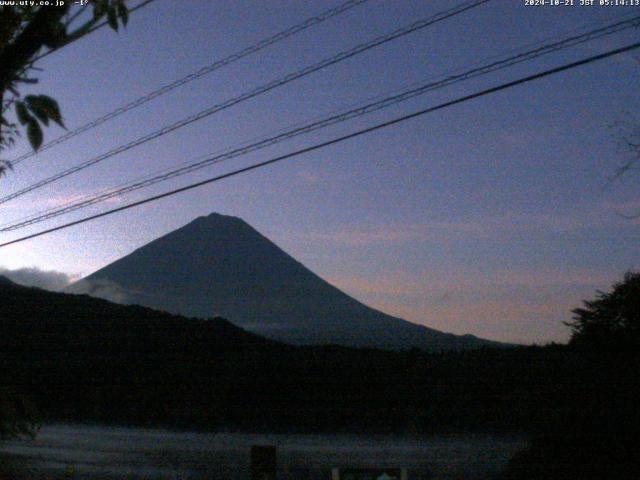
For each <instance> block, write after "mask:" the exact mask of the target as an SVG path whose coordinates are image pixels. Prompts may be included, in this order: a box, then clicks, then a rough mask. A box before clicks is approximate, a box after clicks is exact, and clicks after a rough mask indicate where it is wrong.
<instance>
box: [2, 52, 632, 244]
mask: <svg viewBox="0 0 640 480" xmlns="http://www.w3.org/2000/svg"><path fill="white" fill-rule="evenodd" d="M637 48H640V42H637V43H633V44H631V45H627V46H625V47H621V48H617V49H614V50H609V51H608V52H605V53H601V54H599V55H593V56H591V57H587V58H585V59H582V60H579V61H577V62H572V63H568V64H565V65H562V66H560V67H556V68H552V69H549V70H545V71H543V72H539V73H536V74H533V75H529V76H527V77H523V78H519V79H517V80H513V81H511V82H507V83H503V84H501V85H498V86H496V87H491V88H487V89H485V90H481V91H479V92H476V93H472V94H470V95H466V96H464V97H459V98H457V99H455V100H450V101H448V102H445V103H441V104H439V105H436V106H434V107H429V108H425V109H423V110H419V111H417V112H414V113H411V114H408V115H403V116H401V117H398V118H395V119H393V120H388V121H386V122H383V123H378V124H376V125H374V126H372V127H368V128H364V129H362V130H358V131H356V132H353V133H350V134H347V135H343V136H341V137H337V138H334V139H332V140H328V141H326V142H322V143H318V144H315V145H312V146H310V147H306V148H303V149H300V150H296V151H294V152H291V153H288V154H285V155H281V156H278V157H275V158H272V159H270V160H265V161H264V162H259V163H256V164H253V165H250V166H248V167H244V168H240V169H237V170H234V171H232V172H229V173H225V174H222V175H217V176H215V177H212V178H209V179H206V180H202V181H200V182H196V183H192V184H190V185H187V186H184V187H180V188H177V189H175V190H171V191H168V192H165V193H161V194H159V195H154V196H152V197H148V198H145V199H143V200H139V201H137V202H133V203H129V204H127V205H123V206H122V207H117V208H114V209H111V210H107V211H105V212H101V213H98V214H96V215H91V216H89V217H85V218H82V219H80V220H75V221H73V222H69V223H66V224H63V225H59V226H57V227H53V228H49V229H47V230H42V231H40V232H36V233H33V234H31V235H27V236H24V237H21V238H17V239H15V240H11V241H8V242H5V243H2V244H0V248H2V247H6V246H9V245H13V244H16V243H20V242H24V241H26V240H30V239H32V238H36V237H40V236H43V235H47V234H49V233H53V232H56V231H58V230H63V229H66V228H69V227H72V226H75V225H79V224H81V223H86V222H89V221H91V220H95V219H97V218H101V217H105V216H107V215H111V214H113V213H117V212H121V211H124V210H128V209H130V208H133V207H137V206H139V205H143V204H145V203H150V202H154V201H156V200H160V199H162V198H165V197H170V196H173V195H176V194H178V193H182V192H185V191H188V190H192V189H194V188H198V187H201V186H203V185H208V184H210V183H214V182H217V181H220V180H224V179H226V178H229V177H233V176H236V175H240V174H242V173H246V172H249V171H251V170H256V169H258V168H262V167H266V166H268V165H272V164H274V163H277V162H281V161H283V160H287V159H289V158H293V157H297V156H299V155H303V154H305V153H309V152H313V151H315V150H320V149H322V148H326V147H328V146H330V145H335V144H337V143H341V142H344V141H346V140H349V139H352V138H356V137H359V136H361V135H365V134H367V133H371V132H374V131H377V130H381V129H383V128H387V127H390V126H392V125H396V124H399V123H402V122H406V121H407V120H410V119H413V118H417V117H420V116H422V115H426V114H428V113H432V112H435V111H437V110H442V109H444V108H447V107H451V106H453V105H458V104H461V103H464V102H467V101H469V100H473V99H475V98H479V97H483V96H486V95H490V94H492V93H495V92H499V91H501V90H506V89H508V88H512V87H515V86H517V85H521V84H523V83H528V82H531V81H533V80H538V79H540V78H543V77H548V76H550V75H554V74H556V73H560V72H563V71H566V70H571V69H573V68H576V67H580V66H582V65H587V64H589V63H593V62H596V61H598V60H602V59H605V58H608V57H611V56H613V55H618V54H620V53H624V52H628V51H631V50H635V49H637Z"/></svg>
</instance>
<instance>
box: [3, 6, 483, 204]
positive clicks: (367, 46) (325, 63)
mask: <svg viewBox="0 0 640 480" xmlns="http://www.w3.org/2000/svg"><path fill="white" fill-rule="evenodd" d="M489 1H491V0H472V1H468V2H465V3H462V4H460V5H458V6H456V7H454V8H451V9H449V10H445V11H443V12H440V13H437V14H435V15H433V16H431V17H429V18H426V19H422V20H419V21H417V22H414V23H412V24H410V25H408V26H405V27H402V28H399V29H397V30H395V31H393V32H391V33H389V34H387V35H382V36H379V37H376V38H374V39H373V40H370V41H369V42H366V43H362V44H360V45H357V46H355V47H353V48H351V49H349V50H346V51H344V52H341V53H339V54H337V55H334V56H332V57H329V58H327V59H325V60H322V61H320V62H319V63H316V64H313V65H311V66H308V67H305V68H303V69H301V70H297V71H295V72H293V73H290V74H288V75H286V76H284V77H282V78H280V79H277V80H274V81H272V82H269V83H267V84H264V85H261V86H260V87H257V88H255V89H253V90H250V91H248V92H245V93H243V94H242V95H240V96H238V97H234V98H231V99H229V100H227V101H225V102H223V103H220V104H217V105H214V106H212V107H210V108H207V109H205V110H202V111H200V112H198V113H196V114H193V115H191V116H189V117H187V118H184V119H182V120H179V121H178V122H175V123H172V124H171V125H168V126H165V127H163V128H161V129H159V130H156V131H155V132H152V133H149V134H147V135H144V136H142V137H140V138H138V139H136V140H133V141H131V142H129V143H127V144H124V145H120V146H119V147H116V148H114V149H112V150H109V151H108V152H106V153H103V154H102V155H99V156H97V157H94V158H92V159H90V160H87V161H85V162H83V163H81V164H79V165H76V166H75V167H71V168H69V169H67V170H63V171H62V172H59V173H57V174H55V175H52V176H50V177H48V178H45V179H43V180H40V181H39V182H36V183H34V184H32V185H29V186H27V187H25V188H23V189H21V190H18V191H16V192H14V193H11V194H9V195H6V196H4V197H2V198H0V204H3V203H6V202H8V201H10V200H12V199H14V198H17V197H20V196H22V195H24V194H25V193H28V192H31V191H33V190H36V189H38V188H40V187H43V186H45V185H48V184H50V183H53V182H55V181H57V180H60V179H61V178H64V177H67V176H69V175H72V174H74V173H77V172H79V171H81V170H84V169H86V168H88V167H90V166H92V165H95V164H97V163H99V162H102V161H103V160H106V159H108V158H111V157H113V156H115V155H118V154H120V153H123V152H126V151H127V150H131V149H132V148H135V147H137V146H139V145H142V144H144V143H146V142H149V141H151V140H154V139H156V138H159V137H162V136H164V135H166V134H168V133H170V132H173V131H174V130H177V129H179V128H182V127H185V126H187V125H190V124H191V123H194V122H197V121H199V120H202V119H203V118H206V117H208V116H210V115H213V114H214V113H217V112H220V111H222V110H225V109H227V108H230V107H232V106H234V105H236V104H238V103H241V102H243V101H245V100H249V99H251V98H253V97H256V96H258V95H261V94H263V93H266V92H268V91H270V90H273V89H275V88H278V87H280V86H283V85H286V84H288V83H290V82H292V81H294V80H298V79H300V78H303V77H306V76H307V75H310V74H312V73H314V72H317V71H319V70H322V69H323V68H326V67H329V66H331V65H334V64H336V63H339V62H342V61H344V60H346V59H348V58H351V57H354V56H356V55H359V54H361V53H364V52H366V51H368V50H371V49H372V48H375V47H378V46H380V45H383V44H386V43H388V42H391V41H393V40H396V39H397V38H400V37H402V36H405V35H408V34H410V33H413V32H415V31H418V30H421V29H423V28H426V27H428V26H430V25H433V24H435V23H437V22H440V21H443V20H445V19H448V18H450V17H453V16H455V15H459V14H461V13H463V12H465V11H467V10H470V9H472V8H475V7H479V6H480V5H482V4H484V3H487V2H489Z"/></svg>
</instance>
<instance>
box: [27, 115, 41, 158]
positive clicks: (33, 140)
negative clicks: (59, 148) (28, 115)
mask: <svg viewBox="0 0 640 480" xmlns="http://www.w3.org/2000/svg"><path fill="white" fill-rule="evenodd" d="M27 138H28V139H29V143H30V144H31V147H32V148H33V149H34V150H38V149H39V148H40V147H41V146H42V140H43V135H42V128H40V124H39V123H38V121H37V120H36V119H35V118H32V119H31V121H30V122H29V123H28V124H27Z"/></svg>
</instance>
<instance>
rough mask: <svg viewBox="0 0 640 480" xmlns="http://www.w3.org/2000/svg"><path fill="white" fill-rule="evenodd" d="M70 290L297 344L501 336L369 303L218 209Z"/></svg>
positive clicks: (477, 343)
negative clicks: (464, 331) (413, 318)
mask: <svg viewBox="0 0 640 480" xmlns="http://www.w3.org/2000/svg"><path fill="white" fill-rule="evenodd" d="M68 291H69V292H75V293H88V294H90V295H94V296H98V297H103V298H108V299H111V300H113V301H117V302H120V303H125V304H137V305H145V306H148V307H152V308H156V309H160V310H164V311H167V312H171V313H174V314H181V315H186V316H190V317H199V318H207V317H211V316H214V315H219V316H222V317H224V318H228V319H230V320H231V321H232V322H233V323H234V324H236V325H238V326H240V327H242V328H244V329H246V330H249V331H252V332H255V333H258V334H260V335H264V336H266V337H269V338H272V339H277V340H281V341H284V342H288V343H293V344H337V345H344V346H353V347H376V348H387V349H396V350H398V349H407V348H412V347H418V348H422V349H425V350H428V351H442V350H462V349H469V348H478V347H481V346H489V345H499V344H498V343H497V342H491V341H488V340H483V339H479V338H477V337H474V336H472V335H462V336H457V335H453V334H448V333H443V332H440V331H437V330H434V329H431V328H427V327H424V326H421V325H417V324H414V323H410V322H407V321H405V320H402V319H399V318H396V317H392V316H390V315H387V314H384V313H382V312H380V311H377V310H374V309H373V308H370V307H368V306H366V305H363V304H362V303H360V302H358V301H357V300H355V299H354V298H352V297H350V296H348V295H346V294H345V293H343V292H342V291H340V290H339V289H337V288H335V287H334V286H332V285H330V284H329V283H328V282H326V281H324V280H323V279H322V278H320V277H319V276H317V275H316V274H314V273H313V272H311V271H310V270H309V269H307V268H306V267H305V266H304V265H302V264H301V263H300V262H298V261H296V260H295V259H294V258H292V257H291V256H289V255H288V254H287V253H286V252H284V251H283V250H281V249H280V248H279V247H278V246H276V245H275V244H274V243H273V242H271V241H270V240H269V239H267V238H265V237H264V236H263V235H261V234H260V233H258V232H257V231H256V230H255V229H253V228H252V227H251V226H250V225H248V224H247V223H246V222H244V221H243V220H241V219H239V218H236V217H230V216H224V215H219V214H215V213H214V214H211V215H209V216H207V217H199V218H197V219H196V220H194V221H192V222H191V223H189V224H187V225H185V226H184V227H182V228H179V229H177V230H175V231H173V232H171V233H169V234H167V235H164V236H163V237H160V238H158V239H156V240H154V241H152V242H150V243H148V244H147V245H144V246H143V247H141V248H139V249H137V250H135V251H134V252H132V253H131V254H129V255H127V256H125V257H123V258H121V259H119V260H117V261H115V262H113V263H111V264H110V265H107V266H106V267H104V268H102V269H100V270H98V271H97V272H95V273H93V274H91V275H89V276H88V277H86V278H84V279H82V280H80V281H79V282H77V283H75V284H74V285H72V286H71V287H69V289H68Z"/></svg>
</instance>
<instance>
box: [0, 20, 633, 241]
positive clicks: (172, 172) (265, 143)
mask: <svg viewBox="0 0 640 480" xmlns="http://www.w3.org/2000/svg"><path fill="white" fill-rule="evenodd" d="M638 25H640V16H634V17H632V18H627V19H624V20H621V21H618V22H615V23H613V24H609V25H606V26H603V27H600V28H596V29H594V30H591V31H589V32H586V33H582V34H580V35H574V36H572V37H568V38H563V39H561V40H559V41H556V42H552V43H549V44H543V45H537V46H536V47H535V48H533V49H530V50H527V51H524V52H520V53H516V54H515V55H512V56H509V57H507V58H502V59H499V60H496V61H493V62H491V63H489V64H485V65H482V66H479V67H476V68H472V69H470V70H467V71H464V72H462V73H454V74H450V75H448V76H444V78H441V79H439V80H437V81H433V82H428V83H426V84H421V85H419V86H417V87H415V88H411V89H408V90H403V91H400V92H399V93H396V94H394V95H391V96H388V97H384V98H382V99H379V100H375V101H371V102H368V103H365V104H364V105H363V104H360V105H358V106H357V107H356V108H352V109H349V110H347V111H342V112H340V113H339V114H335V115H329V116H328V117H323V118H320V119H318V120H315V121H312V122H310V123H307V124H305V125H302V126H298V127H297V128H294V129H292V130H284V131H281V132H278V133H277V134H276V135H272V136H269V137H267V138H263V139H261V140H259V141H257V142H254V143H246V144H243V145H241V146H239V147H236V148H233V149H229V150H226V151H223V152H221V153H219V154H217V155H213V156H208V158H204V159H203V160H200V159H199V160H198V161H195V162H191V163H186V164H185V165H183V166H181V167H178V168H174V169H165V170H164V171H162V172H158V173H156V174H155V175H153V174H152V175H146V176H145V177H143V178H141V179H136V180H134V181H130V182H128V183H126V184H125V185H120V186H115V187H111V188H110V189H107V190H106V191H104V192H101V193H99V194H97V195H94V196H93V197H88V198H85V199H82V200H75V201H73V202H69V203H68V204H66V205H62V206H59V207H56V208H53V209H49V210H47V211H45V212H41V213H39V214H36V215H32V216H30V217H27V218H23V219H20V220H18V221H13V222H11V223H6V224H4V225H1V226H0V232H8V231H13V230H17V229H20V228H25V227H27V226H30V225H33V224H36V223H41V222H43V221H46V220H49V219H51V218H55V217H58V216H61V215H64V214H68V213H71V212H73V211H76V210H79V209H82V208H86V207H89V206H91V205H95V204H97V203H101V202H103V201H106V200H109V199H112V198H115V197H119V196H121V195H124V194H128V193H131V192H133V191H136V190H139V189H141V188H145V187H148V186H151V185H154V184H157V183H160V182H163V181H166V180H169V179H171V178H175V177H178V176H182V175H185V174H187V173H191V172H194V171H196V170H200V169H202V168H205V167H208V166H210V165H213V164H218V163H221V162H223V161H226V160H230V159H232V158H236V157H239V156H242V155H246V154H248V153H250V152H253V151H256V150H260V149H263V148H266V147H269V146H271V145H274V144H276V143H280V142H282V141H285V140H289V139H291V138H293V137H296V136H299V135H302V134H307V133H310V132H312V131H315V130H318V129H321V128H326V127H328V126H330V125H334V124H337V123H341V122H344V121H347V120H350V119H353V118H356V117H360V116H362V115H365V114H369V113H372V112H374V111H378V110H381V109H384V108H387V107H389V106H392V105H395V104H397V103H400V102H403V101H406V100H409V99H411V98H415V97H417V96H419V95H423V94H425V93H427V92H429V91H433V90H436V89H440V88H443V87H446V86H449V85H452V84H454V83H458V82H461V81H466V80H469V79H471V78H476V77H478V76H481V75H486V74H488V73H492V72H495V71H498V70H501V69H504V68H508V67H511V66H513V65H516V64H519V63H523V62H526V61H531V60H533V59H535V58H538V57H540V56H543V55H547V54H550V53H554V52H557V51H560V50H563V49H566V48H570V47H574V46H576V45H579V44H582V43H585V42H588V41H591V40H595V39H599V38H602V37H604V36H607V35H611V34H614V33H618V32H621V31H623V30H625V29H629V28H632V27H635V26H638Z"/></svg>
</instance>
